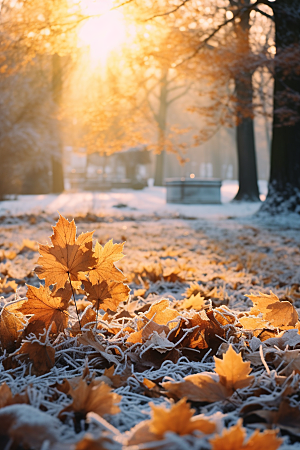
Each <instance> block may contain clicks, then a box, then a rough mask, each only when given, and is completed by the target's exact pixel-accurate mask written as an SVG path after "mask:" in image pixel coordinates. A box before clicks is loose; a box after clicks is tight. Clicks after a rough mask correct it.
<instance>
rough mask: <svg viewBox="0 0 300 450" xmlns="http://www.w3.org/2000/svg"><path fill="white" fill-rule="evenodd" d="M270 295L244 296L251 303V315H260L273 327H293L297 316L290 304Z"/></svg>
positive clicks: (260, 293) (272, 294)
mask: <svg viewBox="0 0 300 450" xmlns="http://www.w3.org/2000/svg"><path fill="white" fill-rule="evenodd" d="M270 292H271V293H270V295H268V294H263V293H262V292H259V295H254V294H251V295H246V297H249V298H250V300H251V301H252V302H253V304H254V307H253V308H252V309H251V314H254V315H258V314H259V313H262V315H263V319H264V320H266V321H267V322H269V323H270V324H271V325H273V326H274V327H279V328H280V327H285V326H295V325H296V323H297V321H298V314H297V311H296V310H295V308H294V307H293V305H292V304H291V303H290V302H281V301H280V300H279V298H278V297H277V295H275V294H274V293H273V292H272V291H270Z"/></svg>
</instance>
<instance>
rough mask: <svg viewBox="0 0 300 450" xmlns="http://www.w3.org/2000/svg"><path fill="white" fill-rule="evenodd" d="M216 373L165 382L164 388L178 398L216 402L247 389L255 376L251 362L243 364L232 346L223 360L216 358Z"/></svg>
mask: <svg viewBox="0 0 300 450" xmlns="http://www.w3.org/2000/svg"><path fill="white" fill-rule="evenodd" d="M214 360H215V363H216V368H215V372H216V373H210V372H203V373H199V374H195V375H188V376H187V377H184V379H183V381H180V382H177V383H173V382H170V381H168V382H165V383H162V386H163V387H164V388H165V389H166V390H167V391H169V392H171V393H172V394H174V395H176V397H178V398H182V397H186V398H187V399H188V400H192V401H196V402H210V403H212V402H216V401H220V400H225V399H226V398H228V397H230V396H231V395H232V394H233V393H234V391H235V390H236V389H241V388H244V387H247V386H249V385H250V384H251V382H252V380H253V379H254V376H249V373H250V372H251V369H250V362H243V359H242V356H241V354H237V353H236V352H235V351H234V350H233V348H232V346H231V345H230V346H229V348H228V350H227V352H226V353H225V354H224V355H223V359H219V358H216V357H214Z"/></svg>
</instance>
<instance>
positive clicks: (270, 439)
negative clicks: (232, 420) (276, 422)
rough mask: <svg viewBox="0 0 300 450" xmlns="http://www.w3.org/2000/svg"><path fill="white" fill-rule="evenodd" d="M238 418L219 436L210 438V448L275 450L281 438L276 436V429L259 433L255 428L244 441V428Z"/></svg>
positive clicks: (223, 449)
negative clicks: (235, 422)
mask: <svg viewBox="0 0 300 450" xmlns="http://www.w3.org/2000/svg"><path fill="white" fill-rule="evenodd" d="M241 424H242V420H241V419H240V420H239V421H238V423H237V424H236V425H234V426H233V427H231V428H229V429H228V430H227V429H226V428H225V429H224V430H223V433H222V434H221V436H216V437H214V438H213V439H210V441H209V442H210V444H211V446H212V450H262V449H268V450H277V448H278V447H280V445H281V444H282V442H283V440H282V439H280V438H278V437H277V433H278V430H265V431H264V432H262V433H260V432H259V431H258V430H255V431H254V433H253V434H252V436H250V438H249V439H248V441H247V442H245V438H246V430H245V428H243V427H242V426H241Z"/></svg>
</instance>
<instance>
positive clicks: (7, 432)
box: [0, 404, 62, 450]
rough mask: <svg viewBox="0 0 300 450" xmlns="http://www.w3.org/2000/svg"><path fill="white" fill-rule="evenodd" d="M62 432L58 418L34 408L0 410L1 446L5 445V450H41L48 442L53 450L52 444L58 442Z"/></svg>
mask: <svg viewBox="0 0 300 450" xmlns="http://www.w3.org/2000/svg"><path fill="white" fill-rule="evenodd" d="M61 432H62V430H61V423H60V421H59V420H58V419H57V418H56V417H53V416H51V415H50V414H46V413H45V412H42V411H40V410H39V409H38V408H34V407H33V406H30V405H25V404H23V405H19V404H17V405H10V406H6V407H5V408H2V409H0V436H1V444H4V445H3V446H1V449H3V450H5V449H20V450H21V449H34V450H35V449H41V448H42V447H43V443H44V441H46V440H47V441H49V444H50V448H52V444H53V443H54V442H56V441H57V440H58V437H59V436H60V435H61ZM8 443H9V447H8V446H7V444H8ZM48 448H49V447H48Z"/></svg>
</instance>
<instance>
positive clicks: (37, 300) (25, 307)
mask: <svg viewBox="0 0 300 450" xmlns="http://www.w3.org/2000/svg"><path fill="white" fill-rule="evenodd" d="M71 293H72V291H71V288H69V289H60V290H58V291H56V292H55V293H53V292H52V291H51V290H50V289H49V288H48V287H44V286H40V287H39V288H37V287H34V286H30V285H27V301H25V302H23V303H22V305H21V306H20V307H19V309H18V310H19V311H20V312H21V313H23V314H25V315H31V314H32V315H33V316H32V317H31V318H30V320H29V323H28V326H27V328H26V334H27V335H28V334H29V333H34V334H36V335H38V334H39V333H42V332H43V331H44V328H46V329H48V328H49V327H50V326H51V324H52V329H51V331H52V333H54V334H57V333H59V332H60V331H63V330H64V329H65V328H66V326H67V324H68V314H67V313H66V310H67V308H68V305H69V300H70V298H71Z"/></svg>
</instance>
